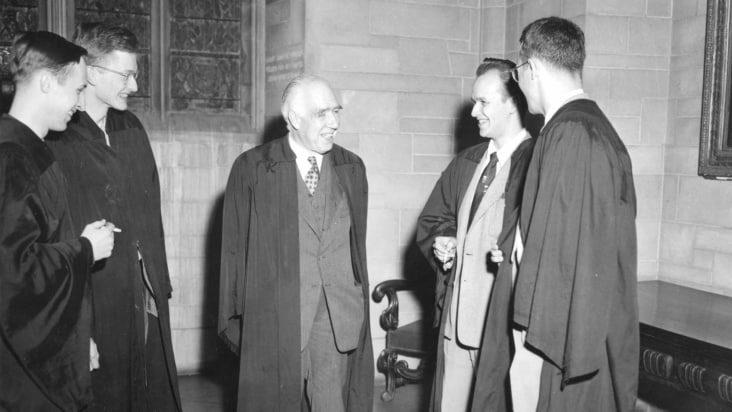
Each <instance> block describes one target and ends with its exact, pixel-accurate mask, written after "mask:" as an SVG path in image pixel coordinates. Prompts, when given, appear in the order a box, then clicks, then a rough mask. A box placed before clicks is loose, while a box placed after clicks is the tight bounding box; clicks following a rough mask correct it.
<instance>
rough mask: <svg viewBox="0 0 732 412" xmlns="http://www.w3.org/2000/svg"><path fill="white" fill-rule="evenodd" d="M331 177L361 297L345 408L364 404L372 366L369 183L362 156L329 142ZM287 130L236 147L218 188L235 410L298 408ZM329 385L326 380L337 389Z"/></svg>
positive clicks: (223, 309) (223, 322) (366, 411)
mask: <svg viewBox="0 0 732 412" xmlns="http://www.w3.org/2000/svg"><path fill="white" fill-rule="evenodd" d="M329 156H331V158H332V162H333V166H334V170H335V176H336V177H337V179H338V182H339V183H340V185H341V186H342V187H343V188H344V189H345V193H346V197H347V200H348V206H349V209H350V213H351V233H350V243H351V259H352V263H353V271H354V273H355V276H356V279H354V282H358V283H360V284H361V287H362V289H363V296H364V313H365V314H366V316H365V318H364V322H363V325H362V327H361V334H360V337H359V344H358V347H357V348H356V349H355V350H354V351H353V352H351V353H350V354H349V356H348V379H347V382H344V385H343V388H342V390H343V393H344V399H345V400H346V403H347V405H346V410H348V411H349V412H360V411H363V412H371V410H372V406H373V405H372V404H373V389H374V370H373V362H374V360H373V353H372V352H373V350H372V347H371V333H370V328H369V316H368V313H369V284H368V275H367V271H366V215H367V210H368V204H367V201H368V184H367V181H366V170H365V168H364V165H363V162H362V161H361V159H360V158H359V157H358V156H356V155H355V154H353V153H351V152H349V151H347V150H345V149H344V148H342V147H340V146H338V145H335V146H333V149H332V150H331V151H330V153H329ZM298 179H300V172H299V171H298V169H297V165H296V163H295V154H294V153H293V152H292V149H290V146H289V144H288V141H287V137H284V138H281V139H277V140H274V141H272V142H270V143H267V144H264V145H262V146H259V147H256V148H254V149H252V150H249V151H247V152H244V153H243V154H241V155H240V156H239V157H238V158H237V160H236V161H235V162H234V165H233V166H232V169H231V174H230V175H229V181H228V184H227V187H226V194H225V198H224V212H223V227H222V231H223V238H222V245H221V249H222V251H221V279H220V298H219V333H220V334H221V336H222V338H223V339H224V340H225V341H226V342H227V343H228V344H229V345H230V346H231V347H232V349H233V350H234V351H235V352H237V353H239V355H240V370H239V391H238V410H239V411H247V412H249V411H283V412H288V411H299V410H300V407H301V399H302V394H303V390H302V382H303V378H302V377H301V360H300V303H299V302H300V274H299V270H300V268H299V265H300V258H299V246H298V243H299V236H298V197H297V184H298ZM336 389H337V388H334V390H336Z"/></svg>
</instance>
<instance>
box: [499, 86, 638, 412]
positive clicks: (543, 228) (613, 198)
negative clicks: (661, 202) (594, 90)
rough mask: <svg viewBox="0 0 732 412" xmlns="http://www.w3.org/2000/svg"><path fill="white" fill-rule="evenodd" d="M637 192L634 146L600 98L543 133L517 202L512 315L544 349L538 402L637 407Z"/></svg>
mask: <svg viewBox="0 0 732 412" xmlns="http://www.w3.org/2000/svg"><path fill="white" fill-rule="evenodd" d="M635 212H636V197H635V189H634V185H633V175H632V170H631V162H630V158H629V156H628V152H627V150H626V149H625V146H624V145H623V143H622V141H621V140H620V138H619V137H618V135H617V133H616V132H615V130H614V129H613V127H612V125H611V124H610V122H609V121H608V120H607V118H606V117H605V115H604V114H603V113H602V111H601V110H600V109H599V108H598V107H597V105H596V104H595V103H594V102H593V101H590V100H587V99H579V100H574V101H571V102H569V103H567V104H565V105H564V106H563V107H561V108H560V109H559V110H558V111H557V113H556V114H555V115H554V117H552V118H551V119H550V121H549V122H548V123H547V124H546V125H545V126H544V128H543V129H542V131H541V134H540V135H539V137H538V139H537V142H536V148H535V150H534V154H533V157H532V160H531V164H530V166H529V171H528V173H527V178H526V186H525V190H524V197H523V204H522V210H521V230H522V234H523V239H524V252H523V257H522V259H521V262H520V265H519V272H518V277H517V280H516V285H515V292H514V293H515V297H514V299H515V301H514V313H513V321H514V322H515V323H516V324H518V325H521V326H523V327H526V328H527V336H526V341H527V342H528V343H529V344H530V345H531V346H533V347H534V348H536V349H537V350H538V351H539V352H540V353H541V354H543V356H544V358H545V359H546V361H545V362H544V367H543V372H542V388H541V393H540V398H539V408H538V411H540V412H543V411H568V410H576V411H598V412H602V411H632V410H633V408H634V403H635V400H636V393H637V387H638V351H639V329H638V304H637V297H636V287H637V274H636V266H637V247H636V233H635Z"/></svg>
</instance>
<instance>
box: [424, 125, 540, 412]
mask: <svg viewBox="0 0 732 412" xmlns="http://www.w3.org/2000/svg"><path fill="white" fill-rule="evenodd" d="M533 147H534V139H527V140H525V141H523V142H522V143H521V144H520V145H519V146H518V147H517V148H516V150H515V151H514V152H513V154H512V155H511V164H510V167H511V169H510V170H509V176H508V181H507V182H506V189H505V208H504V212H503V226H502V229H501V233H500V235H499V237H498V245H499V247H500V248H501V250H504V253H507V252H506V250H508V252H510V250H511V244H512V242H513V232H514V230H515V227H516V222H517V221H518V216H519V215H518V214H519V206H520V203H521V194H522V192H523V183H524V178H525V175H526V169H527V166H528V164H529V160H530V158H531V152H532V150H533ZM486 150H488V142H487V141H486V142H483V143H480V144H478V145H475V146H473V147H470V148H468V149H466V150H464V151H463V152H461V153H460V154H458V155H457V157H456V158H455V159H453V160H452V162H450V164H449V165H448V166H447V168H446V169H445V171H444V172H442V175H441V176H440V179H439V180H438V181H437V183H436V184H435V187H434V189H433V190H432V193H431V194H430V197H429V198H428V200H427V203H426V204H425V207H424V209H423V210H422V213H421V214H420V216H419V219H418V222H417V236H416V239H417V245H418V246H419V248H420V250H421V251H422V253H423V254H424V255H425V257H426V258H427V260H428V261H429V262H430V265H431V266H432V267H433V269H434V270H435V271H436V273H437V277H436V293H435V303H436V306H435V324H434V326H436V327H437V326H439V328H440V329H439V333H438V334H437V336H438V342H437V354H436V355H437V361H436V368H435V374H434V380H433V385H432V397H431V399H430V410H433V411H439V410H440V406H441V402H442V378H443V375H444V366H445V360H444V348H443V343H444V339H443V336H444V335H445V324H446V322H447V316H448V314H447V313H448V311H447V310H445V308H449V307H450V302H451V299H452V292H453V284H454V282H455V276H456V275H457V274H456V267H457V265H453V268H452V269H451V270H450V273H448V274H447V275H446V274H444V272H442V269H441V264H440V263H439V262H437V260H435V258H434V255H433V251H432V244H433V243H434V240H435V238H436V237H437V236H453V237H454V236H456V235H457V214H458V211H459V210H460V205H461V203H462V201H463V198H464V197H465V192H466V190H467V189H468V185H469V184H470V180H471V179H472V177H473V175H474V174H475V170H476V168H477V167H478V163H480V160H481V159H482V158H483V156H484V155H485V152H486ZM509 242H511V243H509ZM506 248H507V249H506ZM498 276H500V272H499V274H498ZM509 279H510V273H509ZM496 282H498V280H496ZM497 293H499V292H498V291H497V290H496V286H495V285H494V287H493V290H492V291H491V300H490V302H491V303H490V309H489V310H488V316H491V313H492V312H493V311H494V309H493V306H494V300H495V299H496V297H495V295H496V294H497ZM501 293H505V294H506V296H509V295H510V289H509V290H508V292H507V293H506V292H505V291H503V292H501ZM494 333H498V332H497V331H494V330H489V329H488V328H486V329H485V330H484V334H485V335H491V334H494ZM501 336H506V334H501ZM485 339H486V337H484V338H483V340H485ZM491 339H492V337H491ZM504 340H505V339H504ZM492 351H494V347H493V346H491V345H485V344H483V343H481V349H480V355H479V357H480V358H482V357H483V356H484V355H483V353H484V352H492ZM488 368H490V365H488ZM474 388H475V391H483V390H484V388H482V387H479V386H478V385H475V387H474ZM489 389H491V390H492V389H493V388H489ZM484 410H492V409H484ZM446 412H447V411H446Z"/></svg>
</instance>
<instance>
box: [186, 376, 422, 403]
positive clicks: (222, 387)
mask: <svg viewBox="0 0 732 412" xmlns="http://www.w3.org/2000/svg"><path fill="white" fill-rule="evenodd" d="M179 387H180V396H181V400H182V401H183V411H184V412H229V411H234V410H235V409H236V402H235V400H236V376H235V374H233V373H231V372H230V371H224V372H223V373H221V371H217V373H203V374H200V375H192V376H181V377H179ZM427 389H428V387H427V385H424V384H413V385H406V386H403V387H401V388H398V389H397V391H396V396H395V397H394V399H393V400H392V401H391V402H383V401H382V400H381V398H380V396H381V392H382V391H383V390H384V382H383V379H377V381H376V382H375V387H374V412H397V411H398V412H421V411H425V410H427V406H426V399H427V395H428V390H427Z"/></svg>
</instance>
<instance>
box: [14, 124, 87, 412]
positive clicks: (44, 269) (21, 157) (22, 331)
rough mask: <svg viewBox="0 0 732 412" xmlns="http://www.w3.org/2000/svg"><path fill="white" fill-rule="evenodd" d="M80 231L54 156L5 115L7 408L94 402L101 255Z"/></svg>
mask: <svg viewBox="0 0 732 412" xmlns="http://www.w3.org/2000/svg"><path fill="white" fill-rule="evenodd" d="M86 223H89V222H86ZM80 230H81V228H76V227H73V223H72V221H71V219H70V216H69V210H68V202H67V198H66V181H65V179H64V177H63V175H62V174H61V171H60V170H59V167H58V164H57V163H56V162H55V159H54V157H53V154H52V153H51V152H50V151H49V150H48V147H47V146H46V145H45V144H44V143H43V141H42V140H41V139H40V138H39V137H38V136H37V135H36V134H35V133H34V132H33V131H32V130H31V129H29V128H28V127H27V126H25V125H24V124H22V123H21V122H19V121H17V120H15V119H14V118H12V117H10V116H8V115H3V116H2V117H0V328H1V331H2V342H1V344H0V410H8V411H58V410H62V411H76V410H80V409H82V408H83V407H84V406H85V405H87V404H88V402H89V400H90V398H91V384H90V377H89V333H90V331H89V329H90V324H91V319H90V313H91V310H90V308H89V302H88V299H86V298H85V295H86V290H87V281H88V274H89V270H90V268H91V265H92V263H93V262H94V256H93V253H92V247H91V244H90V243H89V241H88V240H87V239H85V238H78V237H76V236H75V235H74V232H78V231H80Z"/></svg>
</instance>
